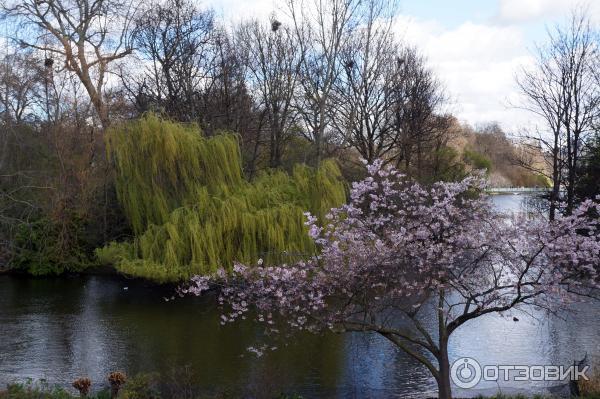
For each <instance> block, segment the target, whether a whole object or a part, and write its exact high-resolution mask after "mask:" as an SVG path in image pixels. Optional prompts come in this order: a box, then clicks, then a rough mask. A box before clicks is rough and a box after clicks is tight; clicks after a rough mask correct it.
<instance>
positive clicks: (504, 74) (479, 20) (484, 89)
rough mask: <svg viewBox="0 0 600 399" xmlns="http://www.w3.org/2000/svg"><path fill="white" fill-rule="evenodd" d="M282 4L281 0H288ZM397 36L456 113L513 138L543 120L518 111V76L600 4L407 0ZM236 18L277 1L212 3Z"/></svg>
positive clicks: (599, 0) (260, 12) (599, 11)
mask: <svg viewBox="0 0 600 399" xmlns="http://www.w3.org/2000/svg"><path fill="white" fill-rule="evenodd" d="M280 1H281V0H280ZM399 1H400V8H399V14H398V16H397V18H396V20H395V26H394V29H395V31H396V34H397V35H398V36H399V37H400V38H402V39H404V41H405V42H407V43H408V44H410V45H412V46H416V47H417V48H418V49H419V50H420V51H421V52H422V53H423V54H424V55H425V56H426V57H427V59H428V61H429V66H430V67H431V68H432V69H433V70H434V71H435V72H436V74H437V76H438V78H439V79H440V81H441V82H442V84H443V86H444V88H445V90H446V93H447V95H448V97H449V99H450V101H449V104H448V107H449V110H450V111H451V112H452V113H453V114H454V115H456V116H457V117H458V118H459V120H461V121H464V122H467V123H469V124H471V125H474V126H476V125H478V124H484V123H487V122H492V121H493V122H498V123H500V125H501V126H503V127H504V129H505V130H507V131H508V133H509V134H514V135H517V134H518V132H519V131H522V130H524V129H531V128H533V127H535V125H536V123H538V122H537V121H536V120H535V119H534V118H533V117H532V115H530V114H529V113H527V112H526V111H523V110H520V109H518V108H517V107H516V105H518V104H519V101H520V96H519V92H518V90H517V88H516V85H515V75H516V74H517V72H518V71H519V70H520V69H521V68H523V67H524V66H527V65H531V63H532V62H533V58H532V56H531V51H532V50H534V49H535V46H536V44H543V42H544V41H545V38H546V35H547V28H552V27H553V26H555V25H556V24H557V23H564V22H565V21H566V18H568V15H569V12H570V10H571V9H573V8H576V7H584V8H586V9H587V10H588V11H589V12H590V14H591V16H592V20H597V21H600V18H597V17H599V16H600V0H587V1H581V0H399ZM203 4H205V5H208V6H211V7H212V8H214V9H215V11H216V12H217V13H219V14H222V15H224V16H225V18H229V19H234V20H235V19H239V18H244V17H250V16H256V17H261V16H268V15H270V14H271V12H272V10H273V9H277V8H278V7H282V6H283V5H282V4H278V2H277V0H204V1H203Z"/></svg>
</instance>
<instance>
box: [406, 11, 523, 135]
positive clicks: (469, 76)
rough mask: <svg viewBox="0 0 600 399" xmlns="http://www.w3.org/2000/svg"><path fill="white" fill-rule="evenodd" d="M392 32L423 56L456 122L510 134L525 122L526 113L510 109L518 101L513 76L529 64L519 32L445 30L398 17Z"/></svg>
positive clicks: (466, 26) (473, 27)
mask: <svg viewBox="0 0 600 399" xmlns="http://www.w3.org/2000/svg"><path fill="white" fill-rule="evenodd" d="M396 31H397V32H398V33H399V35H400V36H401V37H404V40H405V41H406V42H407V43H409V44H411V45H414V46H416V47H417V48H418V49H420V50H421V51H422V52H423V53H424V54H425V55H426V56H427V58H428V60H429V64H430V66H431V68H432V69H433V70H434V71H435V72H436V73H437V75H438V77H439V78H440V80H441V81H442V82H443V84H444V85H445V87H446V89H447V92H448V94H449V95H450V97H451V99H452V100H454V103H455V106H454V107H453V111H454V113H455V114H456V115H457V117H458V118H459V119H461V120H465V121H467V122H469V123H471V124H478V123H485V122H489V121H497V122H499V123H501V124H502V125H503V126H504V127H505V128H506V129H509V130H514V129H516V128H518V127H520V126H523V125H527V124H529V121H530V120H531V116H530V115H528V114H526V113H525V112H523V111H520V110H516V109H513V108H511V107H509V104H510V101H513V102H514V100H515V98H517V97H518V90H517V87H516V84H515V73H516V72H517V70H518V69H519V68H520V67H521V66H522V65H525V64H526V63H528V62H531V57H530V56H529V54H528V52H527V49H526V45H525V38H524V35H523V32H522V31H521V30H520V28H518V27H516V26H498V25H496V26H494V25H482V24H475V23H472V22H465V23H463V24H462V25H460V26H458V27H456V28H453V29H446V28H444V27H442V26H441V25H440V24H438V23H436V22H435V21H421V20H417V19H414V18H411V17H407V16H400V17H399V18H398V20H397V22H396Z"/></svg>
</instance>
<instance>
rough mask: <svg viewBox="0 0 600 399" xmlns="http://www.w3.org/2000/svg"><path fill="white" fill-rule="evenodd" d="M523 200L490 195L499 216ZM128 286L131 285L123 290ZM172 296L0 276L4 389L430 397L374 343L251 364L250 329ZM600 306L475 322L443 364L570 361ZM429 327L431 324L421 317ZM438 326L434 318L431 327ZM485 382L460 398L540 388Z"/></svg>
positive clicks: (139, 286)
mask: <svg viewBox="0 0 600 399" xmlns="http://www.w3.org/2000/svg"><path fill="white" fill-rule="evenodd" d="M524 198H525V197H523V196H495V197H494V198H493V201H494V203H495V204H496V206H497V207H498V208H499V209H502V210H504V211H517V210H520V209H521V207H522V204H523V199H524ZM125 286H127V287H128V289H127V290H124V287H125ZM169 294H170V291H168V290H167V291H165V290H164V289H161V288H157V287H156V286H152V285H149V284H147V283H140V282H134V281H128V280H123V279H118V278H112V277H101V276H90V277H87V278H84V279H81V278H77V279H75V278H74V279H43V280H42V279H40V280H36V279H28V278H16V277H9V276H2V277H0V337H1V339H0V384H6V383H7V382H9V381H14V380H23V379H25V378H27V377H30V378H34V379H39V378H46V379H47V380H48V381H50V382H51V383H59V384H63V385H65V386H67V385H69V384H70V382H71V381H72V380H73V379H75V378H76V377H79V376H82V375H87V376H89V377H90V378H92V380H93V381H95V382H102V381H104V379H105V376H106V374H107V373H108V372H109V371H112V370H126V371H127V372H128V373H136V372H141V371H160V372H163V373H167V372H168V371H169V370H171V369H173V368H174V367H181V366H184V365H189V366H190V369H191V370H193V372H194V376H193V382H194V383H195V384H196V385H198V386H200V387H202V388H203V389H205V390H207V391H213V392H214V391H218V390H220V389H223V387H226V388H227V390H228V391H230V392H246V393H249V394H250V395H252V396H255V397H262V396H263V395H264V396H267V395H268V394H270V393H275V392H277V391H280V390H282V389H284V390H286V391H288V392H289V391H293V392H299V393H301V394H303V395H304V396H305V397H309V398H312V397H339V398H353V397H356V398H364V397H367V398H390V397H398V398H410V397H415V398H418V397H423V396H426V395H434V394H435V390H436V386H435V382H434V380H433V379H432V377H431V376H430V375H429V372H428V371H427V370H426V369H425V367H424V366H421V365H420V364H418V363H416V362H415V361H414V360H413V359H412V358H410V357H408V356H407V355H406V354H404V353H403V352H400V351H398V350H396V349H395V348H394V347H393V346H392V345H390V344H389V343H388V342H387V341H386V340H385V339H383V338H381V337H379V336H377V335H365V334H348V335H344V336H335V335H326V336H311V335H304V334H299V335H297V336H295V337H294V338H293V339H291V340H290V342H289V345H288V346H285V347H282V348H280V349H279V350H277V351H274V352H270V353H268V354H267V355H265V356H264V357H263V358H260V359H257V358H255V357H253V356H251V355H249V354H248V353H247V352H246V350H245V349H246V348H247V347H248V346H250V345H252V344H254V343H255V342H256V341H257V339H258V338H259V336H260V329H258V328H256V327H255V326H254V325H252V324H251V323H246V324H239V323H238V324H234V325H228V326H224V327H223V326H220V325H219V323H218V317H219V314H218V312H217V311H216V310H215V309H214V307H213V304H214V302H213V301H212V300H211V299H210V298H204V299H199V298H185V299H183V300H179V301H177V302H175V303H173V302H169V303H167V302H165V301H163V300H162V297H163V296H166V295H169ZM599 309H600V307H599V306H598V305H597V304H595V303H591V304H579V305H577V306H576V307H575V308H574V312H572V313H565V314H564V315H562V317H563V319H561V318H556V317H549V316H548V315H546V314H544V313H542V312H533V313H531V314H522V313H519V314H515V315H516V316H518V318H519V321H518V322H515V321H513V318H512V316H513V315H509V316H507V317H499V316H487V317H484V318H480V319H477V320H473V321H470V322H469V323H467V324H466V325H464V326H463V327H461V328H460V329H459V330H458V331H457V332H456V333H455V334H454V335H453V337H452V338H451V340H450V348H449V349H450V356H451V359H456V358H459V357H463V356H470V357H473V358H475V359H477V360H478V361H479V362H480V363H482V364H527V365H533V364H541V365H544V364H565V365H568V364H571V363H572V362H573V360H574V359H580V358H582V357H583V356H584V355H585V353H586V352H587V353H589V354H590V355H592V354H598V353H600V347H599V345H600V339H599V338H598V334H597V332H598V328H599V327H600V322H599V321H598V320H597V318H596V317H595V316H596V315H597V314H598V310H599ZM426 322H427V320H426ZM429 322H433V319H431V320H429ZM515 384H517V383H515V382H511V383H509V384H500V386H498V385H497V384H495V383H482V384H480V385H479V386H478V389H482V390H483V391H477V390H469V391H460V390H456V394H457V396H475V395H476V394H478V393H480V392H483V393H492V392H494V391H496V390H497V389H498V387H500V388H502V389H504V390H506V389H509V388H515V389H517V390H520V391H522V392H539V391H540V390H541V389H543V388H545V386H544V384H542V383H540V382H535V383H534V382H526V383H519V384H520V385H515Z"/></svg>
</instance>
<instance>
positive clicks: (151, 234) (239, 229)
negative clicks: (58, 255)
mask: <svg viewBox="0 0 600 399" xmlns="http://www.w3.org/2000/svg"><path fill="white" fill-rule="evenodd" d="M108 144H109V145H108V147H109V155H110V156H111V157H112V158H113V159H115V166H116V170H117V175H118V177H117V189H118V194H119V199H120V201H121V203H122V204H123V207H124V210H125V212H126V214H127V216H128V217H129V220H130V222H131V224H132V227H133V228H134V231H135V232H136V233H137V234H136V237H135V239H134V241H133V242H131V243H111V244H110V245H108V246H106V247H105V248H102V249H99V250H98V251H97V253H98V256H99V257H100V259H101V260H102V261H104V262H111V263H115V265H116V266H117V268H118V269H119V270H120V271H122V272H124V273H127V274H131V275H134V276H140V277H146V278H152V279H155V280H158V281H177V280H181V279H185V278H188V277H190V276H191V275H193V274H207V273H211V272H213V271H215V270H216V269H217V268H218V267H225V268H226V269H230V268H231V266H232V265H233V262H234V261H240V262H254V261H256V260H257V259H258V258H263V259H264V261H265V262H266V263H278V262H286V261H291V260H294V259H297V258H298V257H303V256H307V255H310V254H312V253H314V247H313V243H312V241H311V240H310V239H309V237H308V235H307V232H306V227H305V226H304V220H305V219H304V216H303V212H305V211H310V212H312V213H313V214H315V215H317V216H319V217H320V218H322V217H323V216H324V214H325V213H326V212H327V211H328V210H329V209H330V208H332V207H335V206H338V205H340V204H341V203H343V202H344V201H345V185H344V183H343V181H342V178H341V174H340V171H339V169H338V167H337V165H336V164H335V163H334V162H333V161H325V162H323V164H322V165H321V167H320V168H319V169H318V170H314V169H312V168H309V167H307V166H305V165H297V166H296V167H295V168H294V170H293V173H292V175H291V176H290V175H288V174H286V173H284V172H282V171H269V172H264V173H262V174H261V175H259V176H258V177H257V178H256V179H255V180H254V181H252V182H248V181H246V180H244V178H243V176H242V172H241V161H240V151H239V147H238V144H237V138H236V136H235V135H219V136H216V137H211V138H204V137H202V136H201V133H200V130H199V129H198V128H197V127H196V126H187V127H186V126H183V125H180V124H176V123H172V122H168V121H164V120H161V119H160V118H158V117H156V116H154V115H148V116H146V117H144V118H142V119H140V120H138V121H135V122H131V123H129V124H127V125H125V126H123V127H118V128H115V129H114V130H112V131H111V132H110V133H109V135H108Z"/></svg>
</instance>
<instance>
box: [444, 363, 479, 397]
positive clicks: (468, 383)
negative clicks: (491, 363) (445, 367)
mask: <svg viewBox="0 0 600 399" xmlns="http://www.w3.org/2000/svg"><path fill="white" fill-rule="evenodd" d="M450 378H452V382H454V384H455V385H456V386H457V387H459V388H465V389H468V388H473V387H474V386H475V385H477V384H478V383H479V381H480V380H481V366H480V365H479V363H477V360H475V359H473V358H470V357H461V358H460V359H458V360H456V361H455V362H454V363H453V364H452V367H451V368H450Z"/></svg>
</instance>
